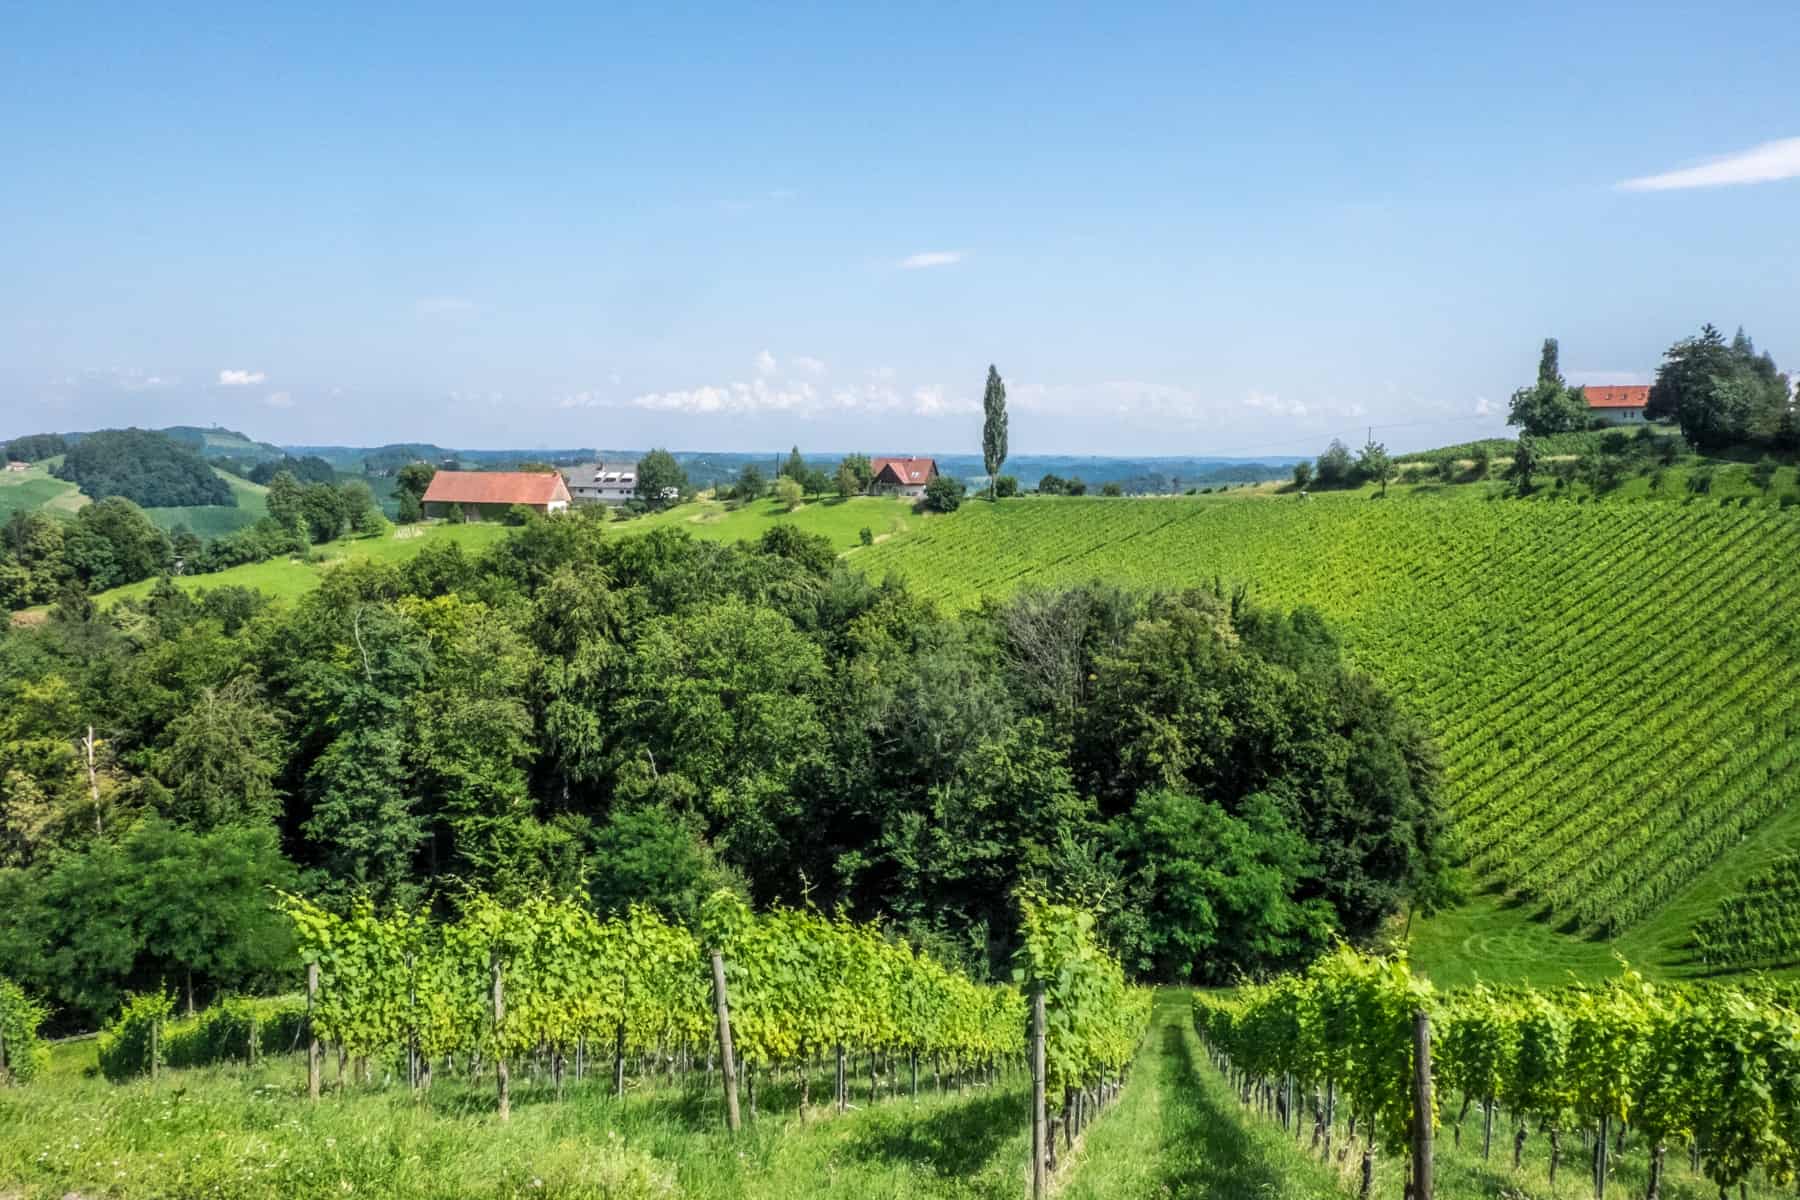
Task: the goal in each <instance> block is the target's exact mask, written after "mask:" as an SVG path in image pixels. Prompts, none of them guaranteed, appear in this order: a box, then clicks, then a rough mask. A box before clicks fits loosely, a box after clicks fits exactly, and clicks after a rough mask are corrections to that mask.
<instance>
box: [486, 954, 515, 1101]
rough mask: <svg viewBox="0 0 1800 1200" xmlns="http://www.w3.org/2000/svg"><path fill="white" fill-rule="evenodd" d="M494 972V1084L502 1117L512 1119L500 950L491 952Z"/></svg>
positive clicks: (490, 961)
mask: <svg viewBox="0 0 1800 1200" xmlns="http://www.w3.org/2000/svg"><path fill="white" fill-rule="evenodd" d="M488 961H489V963H490V965H491V966H492V968H493V972H494V1043H495V1045H494V1084H495V1088H496V1089H497V1090H498V1092H499V1094H500V1119H501V1120H502V1121H510V1120H512V1077H511V1076H510V1075H509V1074H508V1073H507V1069H506V1055H505V1054H504V1053H502V1052H501V1049H500V1045H499V1042H500V1026H501V1024H502V1023H503V1022H504V1021H505V1020H506V988H505V984H504V983H503V982H502V980H501V978H500V951H499V949H498V948H496V949H495V950H493V951H492V952H491V953H490V954H489V958H488Z"/></svg>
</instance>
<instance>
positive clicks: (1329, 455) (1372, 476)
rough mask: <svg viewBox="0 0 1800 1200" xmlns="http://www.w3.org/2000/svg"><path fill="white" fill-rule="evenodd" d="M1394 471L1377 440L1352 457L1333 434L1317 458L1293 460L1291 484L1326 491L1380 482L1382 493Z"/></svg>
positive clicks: (1382, 446) (1348, 450)
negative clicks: (1302, 461) (1307, 460)
mask: <svg viewBox="0 0 1800 1200" xmlns="http://www.w3.org/2000/svg"><path fill="white" fill-rule="evenodd" d="M1394 474H1395V467H1394V460H1393V458H1392V457H1391V456H1390V455H1389V454H1388V452H1387V447H1386V446H1384V445H1382V444H1381V443H1380V442H1376V441H1370V442H1368V443H1367V444H1366V445H1364V446H1363V448H1362V449H1361V450H1359V451H1357V453H1356V456H1355V457H1354V458H1352V457H1351V456H1350V448H1349V447H1348V446H1346V445H1344V443H1343V442H1342V441H1340V440H1339V439H1337V438H1332V439H1331V445H1329V446H1327V447H1325V451H1324V453H1322V454H1320V455H1319V458H1318V461H1317V462H1315V463H1297V464H1295V466H1294V486H1295V487H1296V488H1299V489H1301V490H1305V489H1306V488H1308V487H1312V488H1317V489H1319V490H1320V491H1325V490H1329V489H1331V488H1353V487H1361V486H1362V485H1363V484H1365V483H1379V484H1380V485H1381V494H1382V495H1384V496H1385V495H1387V485H1388V481H1389V480H1391V479H1393V478H1394ZM1221 490H1223V489H1221Z"/></svg>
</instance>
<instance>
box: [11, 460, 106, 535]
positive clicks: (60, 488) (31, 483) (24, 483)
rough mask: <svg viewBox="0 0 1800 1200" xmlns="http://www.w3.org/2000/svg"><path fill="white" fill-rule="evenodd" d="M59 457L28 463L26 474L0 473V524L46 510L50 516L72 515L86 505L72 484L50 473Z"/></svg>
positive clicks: (83, 498)
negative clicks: (25, 514)
mask: <svg viewBox="0 0 1800 1200" xmlns="http://www.w3.org/2000/svg"><path fill="white" fill-rule="evenodd" d="M61 461H62V460H61V459H60V458H48V459H45V460H44V461H43V462H38V463H33V464H31V469H30V470H29V471H0V521H4V520H6V519H7V518H8V517H10V516H12V515H13V514H14V513H15V512H31V511H33V510H35V509H40V508H41V509H45V510H47V511H49V512H53V513H63V514H72V513H74V512H75V511H76V510H77V509H79V508H80V507H81V506H82V505H84V504H86V503H87V502H88V498H87V497H86V496H84V495H82V494H81V491H80V489H78V488H77V487H76V486H75V485H74V484H72V483H66V482H64V481H63V480H61V479H57V478H56V477H55V476H53V475H51V474H50V468H51V467H54V466H56V465H57V464H58V463H59V462H61Z"/></svg>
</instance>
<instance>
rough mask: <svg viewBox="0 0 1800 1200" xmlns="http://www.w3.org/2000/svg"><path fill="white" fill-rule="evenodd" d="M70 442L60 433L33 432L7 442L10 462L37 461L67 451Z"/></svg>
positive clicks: (7, 456) (7, 455)
mask: <svg viewBox="0 0 1800 1200" xmlns="http://www.w3.org/2000/svg"><path fill="white" fill-rule="evenodd" d="M68 449H69V443H68V442H67V441H66V440H65V439H64V438H63V435H62V434H60V433H32V434H27V435H26V436H25V437H17V438H14V439H13V440H12V441H10V442H8V443H6V458H7V461H9V462H37V461H39V460H41V459H46V458H54V457H56V456H57V455H58V454H63V453H66V452H67V451H68Z"/></svg>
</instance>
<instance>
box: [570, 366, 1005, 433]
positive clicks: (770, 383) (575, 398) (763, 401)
mask: <svg viewBox="0 0 1800 1200" xmlns="http://www.w3.org/2000/svg"><path fill="white" fill-rule="evenodd" d="M806 362H812V363H816V364H817V369H816V371H814V373H815V374H818V373H822V372H823V371H824V364H823V363H818V362H817V360H803V359H796V360H794V365H795V366H796V367H801V366H803V364H804V363H806ZM808 369H810V368H808ZM558 403H559V404H560V406H561V407H563V408H598V407H604V406H607V405H608V404H610V403H612V402H611V401H609V400H607V399H606V398H605V397H602V396H600V395H598V394H595V393H589V392H577V393H575V394H573V395H570V396H565V397H563V398H562V399H561V400H560V401H558ZM625 403H627V404H629V405H630V406H631V407H633V408H642V409H648V410H650V411H652V412H678V413H696V414H735V415H754V414H758V413H785V414H788V415H791V416H798V417H803V418H805V417H817V416H821V415H824V414H828V413H894V412H905V413H911V414H913V415H914V416H920V417H942V416H951V415H959V414H965V413H972V412H978V411H979V410H980V407H981V406H980V404H979V403H978V402H977V401H976V400H975V399H974V398H972V397H964V396H952V395H950V394H948V393H947V392H946V391H945V389H944V387H943V386H942V385H941V384H920V385H917V386H914V387H912V388H910V389H909V388H905V387H902V386H901V385H900V384H899V383H898V382H896V375H895V371H894V369H893V368H892V367H877V368H874V369H873V370H870V371H869V372H868V373H867V375H866V376H865V377H864V378H863V379H862V380H861V381H858V382H846V383H842V384H839V385H837V386H834V387H831V388H826V387H824V386H823V385H820V384H815V383H814V382H813V381H812V380H811V379H799V378H795V377H792V376H779V375H778V376H759V377H757V378H754V379H748V380H745V379H738V380H733V381H732V382H730V383H720V384H704V385H702V386H699V387H693V388H682V389H676V390H673V391H666V392H647V393H644V394H642V395H638V396H633V397H632V398H631V399H630V400H628V401H626V402H625Z"/></svg>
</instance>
